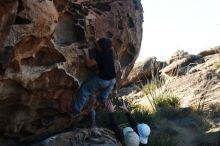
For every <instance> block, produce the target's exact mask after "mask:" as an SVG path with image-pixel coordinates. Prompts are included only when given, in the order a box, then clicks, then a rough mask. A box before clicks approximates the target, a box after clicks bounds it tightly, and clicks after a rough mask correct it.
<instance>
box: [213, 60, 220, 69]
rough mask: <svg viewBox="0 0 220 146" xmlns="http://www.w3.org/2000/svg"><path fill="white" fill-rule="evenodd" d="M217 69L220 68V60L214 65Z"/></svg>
mask: <svg viewBox="0 0 220 146" xmlns="http://www.w3.org/2000/svg"><path fill="white" fill-rule="evenodd" d="M214 66H215V68H216V69H219V68H220V59H219V60H218V61H217V62H216V63H215V64H214Z"/></svg>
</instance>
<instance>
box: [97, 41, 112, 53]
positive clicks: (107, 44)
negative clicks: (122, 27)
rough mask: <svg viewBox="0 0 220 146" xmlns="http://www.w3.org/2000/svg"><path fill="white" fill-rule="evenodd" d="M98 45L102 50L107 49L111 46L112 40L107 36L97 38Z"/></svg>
mask: <svg viewBox="0 0 220 146" xmlns="http://www.w3.org/2000/svg"><path fill="white" fill-rule="evenodd" d="M98 46H99V48H100V49H101V50H102V51H107V50H109V49H111V48H112V41H111V40H110V39H107V38H100V39H99V40H98Z"/></svg>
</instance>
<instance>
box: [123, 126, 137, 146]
mask: <svg viewBox="0 0 220 146" xmlns="http://www.w3.org/2000/svg"><path fill="white" fill-rule="evenodd" d="M123 135H124V142H125V145H126V146H139V144H140V139H139V136H138V135H137V133H136V132H134V130H133V129H132V128H131V127H126V128H124V129H123Z"/></svg>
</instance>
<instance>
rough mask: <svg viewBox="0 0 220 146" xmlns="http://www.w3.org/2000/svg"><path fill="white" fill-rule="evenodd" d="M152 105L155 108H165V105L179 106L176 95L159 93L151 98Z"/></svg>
mask: <svg viewBox="0 0 220 146" xmlns="http://www.w3.org/2000/svg"><path fill="white" fill-rule="evenodd" d="M153 103H154V106H155V107H156V109H159V108H166V107H175V108H177V107H179V106H180V100H179V98H178V97H176V96H172V95H160V96H157V97H155V98H154V99H153Z"/></svg>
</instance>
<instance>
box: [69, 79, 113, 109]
mask: <svg viewBox="0 0 220 146" xmlns="http://www.w3.org/2000/svg"><path fill="white" fill-rule="evenodd" d="M115 83H116V79H115V78H114V79H111V80H103V79H101V78H100V77H98V76H95V77H93V78H91V79H89V80H87V81H85V82H84V83H83V84H82V86H81V87H80V90H79V93H78V96H77V97H76V99H75V101H74V102H73V103H72V108H73V109H74V111H75V112H76V113H80V112H81V111H82V109H83V107H84V105H85V104H86V102H87V100H88V98H89V96H91V95H94V94H95V92H96V91H98V90H99V89H103V90H102V94H101V96H100V97H98V100H99V101H100V102H101V103H105V101H106V100H107V99H108V96H109V94H110V93H111V91H112V89H113V87H114V85H115Z"/></svg>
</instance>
